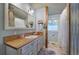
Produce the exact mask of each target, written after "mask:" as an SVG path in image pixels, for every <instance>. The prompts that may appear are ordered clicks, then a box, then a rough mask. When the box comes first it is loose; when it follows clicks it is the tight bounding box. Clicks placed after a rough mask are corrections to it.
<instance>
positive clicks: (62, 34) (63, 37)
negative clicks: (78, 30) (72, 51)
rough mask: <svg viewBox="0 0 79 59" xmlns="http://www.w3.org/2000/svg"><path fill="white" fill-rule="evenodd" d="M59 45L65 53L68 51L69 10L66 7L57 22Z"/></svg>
mask: <svg viewBox="0 0 79 59" xmlns="http://www.w3.org/2000/svg"><path fill="white" fill-rule="evenodd" d="M59 23H60V24H59V34H58V36H59V37H58V38H59V45H60V47H62V48H63V49H64V50H65V51H66V52H67V51H68V44H69V9H68V5H67V6H66V7H65V9H64V10H63V12H62V13H61V15H60V21H59Z"/></svg>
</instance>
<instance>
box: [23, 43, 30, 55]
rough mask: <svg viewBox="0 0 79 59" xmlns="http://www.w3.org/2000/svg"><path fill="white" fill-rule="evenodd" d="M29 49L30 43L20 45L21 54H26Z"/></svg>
mask: <svg viewBox="0 0 79 59" xmlns="http://www.w3.org/2000/svg"><path fill="white" fill-rule="evenodd" d="M30 51H31V43H29V44H27V45H25V46H23V47H22V54H23V55H27V54H29V52H30Z"/></svg>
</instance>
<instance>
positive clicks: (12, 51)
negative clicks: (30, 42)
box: [6, 46, 18, 55]
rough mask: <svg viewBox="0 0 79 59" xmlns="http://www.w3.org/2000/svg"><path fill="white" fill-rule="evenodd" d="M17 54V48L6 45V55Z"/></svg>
mask: <svg viewBox="0 0 79 59" xmlns="http://www.w3.org/2000/svg"><path fill="white" fill-rule="evenodd" d="M17 54H18V53H17V50H16V49H14V48H12V47H9V46H6V55H17Z"/></svg>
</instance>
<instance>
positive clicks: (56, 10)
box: [30, 3, 66, 15]
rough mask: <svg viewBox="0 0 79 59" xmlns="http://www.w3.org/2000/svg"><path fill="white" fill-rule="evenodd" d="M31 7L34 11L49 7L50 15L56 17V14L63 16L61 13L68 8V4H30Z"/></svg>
mask: <svg viewBox="0 0 79 59" xmlns="http://www.w3.org/2000/svg"><path fill="white" fill-rule="evenodd" d="M30 5H31V6H32V8H34V9H38V8H42V7H45V6H48V14H49V15H55V14H61V12H62V11H63V9H64V8H65V6H66V3H30Z"/></svg>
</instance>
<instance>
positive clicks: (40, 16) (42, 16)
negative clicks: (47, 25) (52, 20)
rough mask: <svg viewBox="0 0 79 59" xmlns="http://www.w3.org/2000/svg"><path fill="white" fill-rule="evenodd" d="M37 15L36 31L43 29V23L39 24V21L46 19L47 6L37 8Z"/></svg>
mask: <svg viewBox="0 0 79 59" xmlns="http://www.w3.org/2000/svg"><path fill="white" fill-rule="evenodd" d="M35 16H36V31H42V30H43V25H40V24H38V21H39V20H41V21H43V22H44V19H45V8H39V9H36V10H35Z"/></svg>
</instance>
